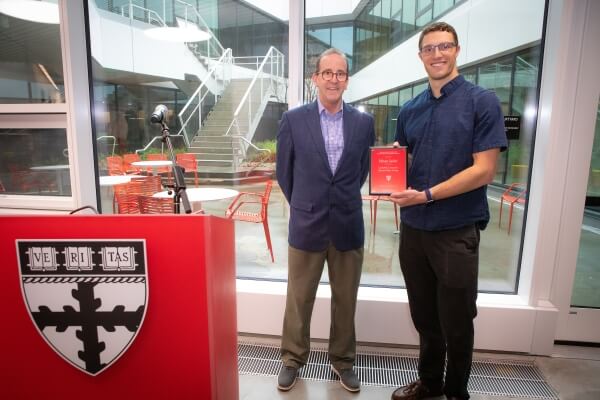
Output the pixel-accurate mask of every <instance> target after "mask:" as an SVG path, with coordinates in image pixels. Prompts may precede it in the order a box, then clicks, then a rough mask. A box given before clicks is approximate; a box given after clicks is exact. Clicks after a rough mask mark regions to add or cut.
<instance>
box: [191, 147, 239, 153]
mask: <svg viewBox="0 0 600 400" xmlns="http://www.w3.org/2000/svg"><path fill="white" fill-rule="evenodd" d="M187 152H188V153H193V154H206V153H214V154H233V148H232V147H209V146H190V147H189V148H188V151H187Z"/></svg>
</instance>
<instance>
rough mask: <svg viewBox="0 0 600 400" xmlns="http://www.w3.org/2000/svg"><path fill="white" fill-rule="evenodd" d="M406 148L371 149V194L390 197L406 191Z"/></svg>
mask: <svg viewBox="0 0 600 400" xmlns="http://www.w3.org/2000/svg"><path fill="white" fill-rule="evenodd" d="M407 159H408V158H407V149H406V147H371V167H370V171H369V173H370V178H369V193H370V194H375V195H389V194H390V193H394V192H401V191H403V190H406V167H407Z"/></svg>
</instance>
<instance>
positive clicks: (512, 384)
mask: <svg viewBox="0 0 600 400" xmlns="http://www.w3.org/2000/svg"><path fill="white" fill-rule="evenodd" d="M417 364H418V358H417V357H413V356H407V355H398V354H387V353H375V352H371V353H364V352H359V353H357V355H356V362H355V367H354V370H355V371H356V373H357V374H358V376H359V378H360V380H361V384H362V385H372V386H390V387H399V386H403V385H406V384H407V383H410V382H412V381H414V380H416V379H417V378H418V376H417ZM280 368H281V361H280V358H279V347H277V346H270V345H264V344H254V343H244V342H240V343H238V369H239V373H240V374H247V375H264V376H277V375H278V374H279V369H280ZM299 377H300V378H302V379H308V380H319V381H335V380H336V379H337V377H336V376H335V374H334V373H333V372H332V371H331V367H330V365H329V357H328V355H327V351H326V350H324V349H312V350H311V351H310V354H309V356H308V363H307V364H306V365H305V366H304V367H303V368H301V369H300V371H299ZM469 391H470V392H472V393H479V394H487V395H496V396H518V397H529V398H536V399H553V400H554V399H558V395H557V393H556V391H555V390H554V389H552V387H550V385H548V383H546V381H545V380H544V377H543V376H542V374H541V373H540V371H539V369H538V368H537V367H536V366H535V364H534V363H533V362H529V361H504V360H475V361H474V362H473V367H472V370H471V379H470V380H469Z"/></svg>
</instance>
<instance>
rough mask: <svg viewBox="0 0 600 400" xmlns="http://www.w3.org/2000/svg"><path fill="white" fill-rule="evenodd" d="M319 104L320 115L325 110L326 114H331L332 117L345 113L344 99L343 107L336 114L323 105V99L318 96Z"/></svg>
mask: <svg viewBox="0 0 600 400" xmlns="http://www.w3.org/2000/svg"><path fill="white" fill-rule="evenodd" d="M317 106H318V107H319V115H322V114H323V111H325V115H326V116H330V117H335V116H338V115H344V102H343V101H342V107H341V108H340V110H339V111H337V112H336V113H335V114H331V113H330V112H329V111H327V109H326V108H325V107H324V106H323V104H321V100H320V99H319V98H318V97H317Z"/></svg>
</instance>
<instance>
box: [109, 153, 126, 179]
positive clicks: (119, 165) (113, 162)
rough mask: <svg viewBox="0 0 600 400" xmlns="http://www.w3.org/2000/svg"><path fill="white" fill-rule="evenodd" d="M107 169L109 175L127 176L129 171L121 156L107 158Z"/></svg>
mask: <svg viewBox="0 0 600 400" xmlns="http://www.w3.org/2000/svg"><path fill="white" fill-rule="evenodd" d="M106 168H107V169H108V174H109V175H126V174H127V171H126V169H125V165H124V164H123V158H122V157H121V156H108V157H106Z"/></svg>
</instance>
